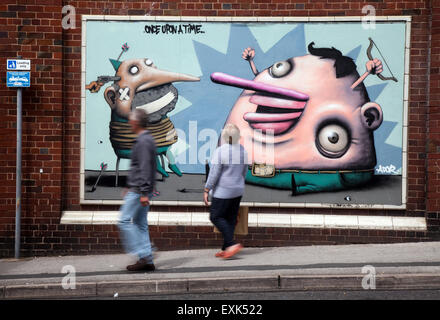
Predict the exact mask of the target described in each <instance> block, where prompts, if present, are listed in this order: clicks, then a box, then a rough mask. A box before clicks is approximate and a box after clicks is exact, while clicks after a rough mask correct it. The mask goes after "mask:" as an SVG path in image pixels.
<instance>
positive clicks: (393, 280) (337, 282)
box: [0, 273, 440, 300]
mask: <svg viewBox="0 0 440 320" xmlns="http://www.w3.org/2000/svg"><path fill="white" fill-rule="evenodd" d="M363 279H364V276H360V275H310V276H304V275H301V276H280V275H279V276H270V277H249V278H197V279H184V280H141V281H100V282H78V283H76V286H75V288H74V289H64V288H63V287H62V285H61V284H60V283H56V284H54V283H52V284H34V285H15V286H14V285H11V286H3V287H0V299H2V300H3V299H6V300H7V299H42V298H43V299H50V298H55V299H63V298H64V299H69V298H71V299H75V298H100V297H102V298H104V297H106V298H109V297H112V296H114V295H115V294H116V293H117V295H118V296H119V297H120V296H126V297H128V296H141V295H158V294H179V293H180V294H183V293H208V292H212V293H214V292H246V291H251V292H252V291H260V292H261V291H278V290H280V291H282V290H289V291H314V290H316V291H319V290H365V289H364V288H363V286H362V282H363ZM374 282H375V283H374V285H375V286H373V287H371V289H375V290H416V289H440V275H438V274H423V273H422V274H398V275H377V276H376V277H375V279H374ZM370 284H371V283H370Z"/></svg>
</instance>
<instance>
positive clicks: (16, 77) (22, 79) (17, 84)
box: [6, 71, 31, 88]
mask: <svg viewBox="0 0 440 320" xmlns="http://www.w3.org/2000/svg"><path fill="white" fill-rule="evenodd" d="M6 83H7V86H8V88H21V87H30V86H31V73H30V72H29V71H25V72H18V71H8V72H6Z"/></svg>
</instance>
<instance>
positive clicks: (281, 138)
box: [211, 42, 383, 195]
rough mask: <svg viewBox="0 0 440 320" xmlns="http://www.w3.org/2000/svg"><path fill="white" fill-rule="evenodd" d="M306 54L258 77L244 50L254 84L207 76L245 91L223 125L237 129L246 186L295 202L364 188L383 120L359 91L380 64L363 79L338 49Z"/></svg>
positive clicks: (249, 52) (369, 68) (312, 50)
mask: <svg viewBox="0 0 440 320" xmlns="http://www.w3.org/2000/svg"><path fill="white" fill-rule="evenodd" d="M308 50H309V52H310V54H308V55H305V56H300V57H293V58H289V59H287V60H284V61H279V62H276V63H274V64H273V65H272V66H271V67H269V68H267V69H265V70H263V71H261V72H259V71H258V70H257V68H256V66H255V64H254V62H253V59H254V56H255V53H254V50H253V49H251V48H248V49H246V50H245V51H244V52H243V58H244V59H245V60H248V62H249V64H250V67H251V69H252V71H253V73H254V74H255V79H254V80H247V79H242V78H238V77H234V76H231V75H227V74H224V73H218V72H216V73H213V74H212V75H211V80H212V81H213V82H215V83H219V84H222V85H228V86H234V87H237V88H241V89H245V90H244V91H243V92H242V93H241V95H240V96H239V98H238V100H237V101H236V102H235V104H234V106H233V108H232V110H231V112H230V114H229V116H228V118H227V120H226V124H228V123H233V124H235V125H237V126H238V127H239V128H240V132H241V144H242V145H243V146H244V147H245V148H246V149H247V151H248V154H249V156H250V159H249V161H250V163H252V166H250V168H249V171H248V174H247V177H246V180H247V182H249V183H252V184H257V185H262V186H266V187H271V188H278V189H290V190H292V194H293V195H295V194H302V193H308V192H318V191H335V190H341V189H345V188H351V187H355V186H359V185H362V184H364V183H366V182H367V181H369V180H370V179H371V178H372V177H373V175H374V167H375V165H376V153H375V147H374V137H373V131H374V130H376V129H377V128H378V127H379V126H380V125H381V123H382V120H383V115H382V109H381V107H380V106H379V105H378V104H377V103H375V102H371V101H370V99H369V97H368V93H367V90H366V88H365V86H364V84H363V80H364V79H365V78H366V77H367V76H368V75H369V74H374V73H377V74H378V73H380V72H382V70H383V69H382V63H381V61H380V60H378V59H371V60H370V61H368V62H367V64H366V72H365V73H364V74H363V75H362V76H360V75H359V74H358V72H357V71H356V65H355V63H354V62H353V60H352V59H351V58H349V57H346V56H343V55H342V53H341V52H340V51H339V50H337V49H335V48H315V47H314V43H313V42H312V43H310V44H309V46H308Z"/></svg>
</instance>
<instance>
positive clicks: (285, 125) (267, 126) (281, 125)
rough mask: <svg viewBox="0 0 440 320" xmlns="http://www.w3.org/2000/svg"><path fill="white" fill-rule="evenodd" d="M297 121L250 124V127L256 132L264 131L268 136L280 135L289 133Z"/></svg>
mask: <svg viewBox="0 0 440 320" xmlns="http://www.w3.org/2000/svg"><path fill="white" fill-rule="evenodd" d="M294 122H295V121H294V120H292V121H283V122H258V123H249V125H250V126H251V127H252V128H253V129H255V130H262V131H263V133H266V134H270V133H273V134H280V133H283V132H284V131H287V130H288V129H289V128H290V127H291V126H292V125H293V123H294Z"/></svg>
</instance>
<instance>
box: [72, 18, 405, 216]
mask: <svg viewBox="0 0 440 320" xmlns="http://www.w3.org/2000/svg"><path fill="white" fill-rule="evenodd" d="M362 18H363V16H351V17H198V16H196V17H189V16H115V15H83V16H82V26H81V27H82V30H81V34H82V41H81V164H80V204H100V205H121V204H122V203H123V201H122V200H86V199H84V194H85V190H84V180H85V169H84V161H85V159H84V157H85V143H84V142H83V139H85V123H86V119H85V114H86V112H85V96H86V89H85V85H86V84H85V73H86V31H87V30H86V23H87V21H90V20H98V21H102V20H104V21H200V22H359V21H362ZM375 21H376V22H389V21H395V22H402V21H403V22H406V35H405V36H406V37H405V71H404V84H403V87H404V106H403V112H404V114H403V124H402V127H403V138H402V140H403V141H402V204H401V205H369V204H333V203H278V202H277V203H260V202H248V203H246V205H247V206H249V207H280V208H281V207H283V208H341V209H356V208H359V209H379V210H403V209H406V201H407V181H408V178H407V140H408V134H407V130H408V97H409V58H410V39H411V16H380V17H376V18H375ZM151 204H152V205H157V206H176V205H177V206H203V205H204V204H203V202H198V201H152V202H151Z"/></svg>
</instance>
